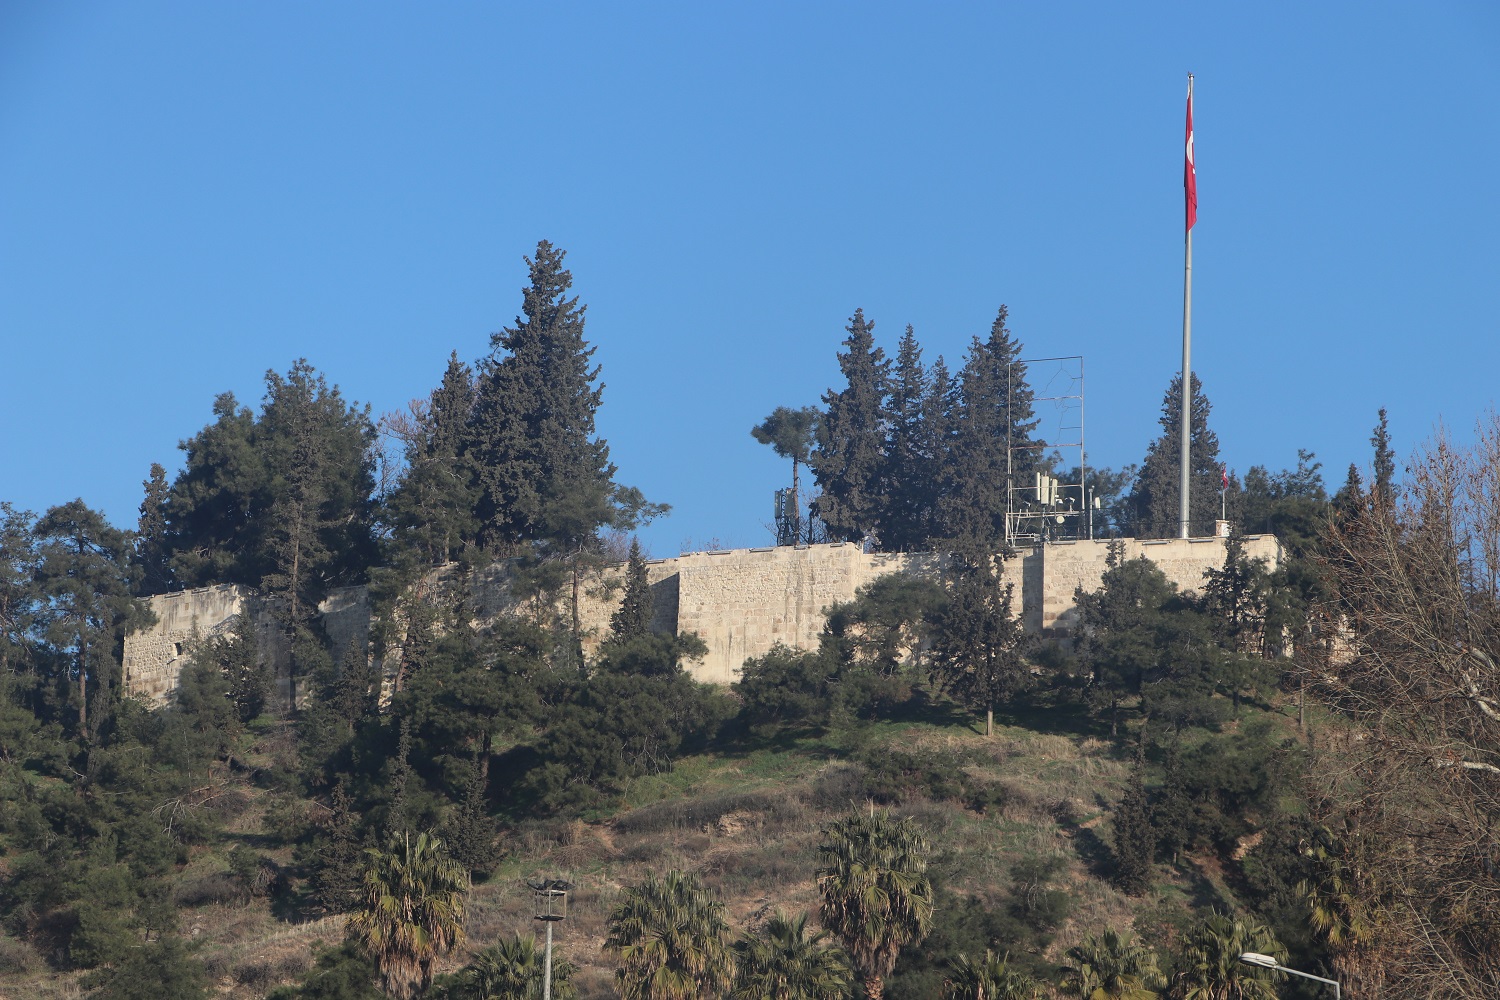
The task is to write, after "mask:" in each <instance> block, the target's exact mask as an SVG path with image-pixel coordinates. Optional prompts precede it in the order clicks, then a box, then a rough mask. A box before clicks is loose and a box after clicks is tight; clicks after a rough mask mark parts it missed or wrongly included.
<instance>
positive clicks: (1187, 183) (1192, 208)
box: [1182, 81, 1198, 229]
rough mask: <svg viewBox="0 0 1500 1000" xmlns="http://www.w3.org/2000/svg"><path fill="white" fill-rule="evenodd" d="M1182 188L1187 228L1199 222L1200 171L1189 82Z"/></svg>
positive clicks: (1189, 84)
mask: <svg viewBox="0 0 1500 1000" xmlns="http://www.w3.org/2000/svg"><path fill="white" fill-rule="evenodd" d="M1182 187H1183V190H1184V193H1185V194H1186V195H1187V227H1188V229H1192V228H1193V223H1195V222H1197V221H1198V171H1197V169H1196V168H1195V167H1194V166H1193V84H1192V82H1191V81H1189V82H1188V96H1187V154H1186V161H1185V162H1184V164H1183V168H1182Z"/></svg>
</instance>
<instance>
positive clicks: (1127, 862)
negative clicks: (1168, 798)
mask: <svg viewBox="0 0 1500 1000" xmlns="http://www.w3.org/2000/svg"><path fill="white" fill-rule="evenodd" d="M1145 782H1146V758H1145V756H1144V755H1143V754H1140V753H1138V754H1136V759H1135V767H1134V768H1133V769H1132V770H1131V772H1130V787H1129V788H1128V789H1127V790H1126V792H1125V797H1124V798H1122V799H1121V800H1120V805H1119V807H1118V808H1117V809H1116V810H1115V816H1114V826H1115V882H1116V884H1118V885H1119V887H1120V888H1121V889H1123V890H1124V891H1125V892H1128V893H1129V894H1130V895H1132V896H1139V895H1140V894H1141V893H1143V892H1145V891H1146V890H1147V889H1148V888H1150V885H1151V863H1152V861H1153V860H1154V859H1155V857H1156V830H1155V829H1154V827H1153V826H1152V823H1151V806H1150V803H1149V801H1148V800H1147V798H1146V784H1145Z"/></svg>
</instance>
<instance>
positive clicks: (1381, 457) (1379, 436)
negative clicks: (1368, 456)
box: [1370, 406, 1396, 504]
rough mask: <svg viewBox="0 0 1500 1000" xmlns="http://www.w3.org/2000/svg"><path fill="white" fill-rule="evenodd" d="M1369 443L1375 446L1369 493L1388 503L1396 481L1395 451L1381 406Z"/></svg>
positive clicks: (1383, 408) (1383, 409)
mask: <svg viewBox="0 0 1500 1000" xmlns="http://www.w3.org/2000/svg"><path fill="white" fill-rule="evenodd" d="M1370 444H1371V445H1373V446H1374V448H1375V480H1374V482H1372V483H1371V484H1370V493H1371V495H1372V496H1374V497H1375V498H1376V499H1377V500H1378V501H1380V502H1381V503H1387V504H1388V503H1390V500H1391V496H1392V493H1391V489H1392V486H1393V485H1394V484H1395V481H1396V453H1395V452H1394V451H1393V450H1392V449H1391V430H1390V426H1389V425H1388V424H1387V423H1386V418H1385V407H1383V406H1382V407H1381V408H1380V421H1379V423H1377V424H1376V425H1375V431H1374V433H1372V434H1371V435H1370Z"/></svg>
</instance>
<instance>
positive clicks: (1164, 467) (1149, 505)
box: [1126, 374, 1222, 538]
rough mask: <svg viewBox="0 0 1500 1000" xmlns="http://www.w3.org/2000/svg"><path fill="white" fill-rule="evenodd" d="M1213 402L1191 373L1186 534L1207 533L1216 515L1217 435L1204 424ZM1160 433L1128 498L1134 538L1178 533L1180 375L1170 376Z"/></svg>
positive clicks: (1129, 530) (1129, 529)
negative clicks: (1191, 424)
mask: <svg viewBox="0 0 1500 1000" xmlns="http://www.w3.org/2000/svg"><path fill="white" fill-rule="evenodd" d="M1212 408H1213V405H1212V404H1211V403H1209V401H1208V397H1207V396H1205V395H1204V394H1203V383H1202V382H1201V381H1200V380H1199V378H1198V376H1197V375H1194V376H1193V412H1192V420H1193V426H1192V433H1191V436H1190V438H1189V446H1188V464H1189V466H1190V468H1189V470H1188V492H1189V510H1188V528H1189V534H1197V535H1200V536H1201V535H1208V534H1210V533H1211V532H1212V530H1213V526H1214V522H1215V521H1216V520H1218V517H1219V489H1220V485H1221V482H1222V480H1221V475H1222V467H1221V466H1220V464H1219V436H1218V435H1217V434H1215V433H1214V432H1213V431H1211V430H1209V427H1208V414H1209V411H1210V410H1211V409H1212ZM1160 423H1161V429H1162V434H1161V437H1159V438H1157V439H1156V440H1155V441H1153V442H1152V443H1151V447H1150V448H1149V449H1147V451H1146V460H1145V462H1143V463H1142V464H1141V471H1140V476H1139V477H1138V478H1137V479H1136V482H1135V489H1133V490H1132V491H1131V495H1130V499H1129V501H1128V502H1127V503H1126V531H1127V534H1130V535H1133V536H1134V537H1136V538H1176V537H1177V535H1178V532H1179V526H1180V511H1179V510H1178V505H1179V498H1180V497H1181V496H1182V483H1181V467H1182V465H1181V449H1182V444H1181V437H1180V433H1181V430H1180V429H1181V427H1182V376H1181V374H1178V375H1176V376H1174V377H1173V379H1172V384H1171V385H1170V386H1168V387H1167V394H1166V397H1165V398H1164V399H1163V400H1162V404H1161V420H1160Z"/></svg>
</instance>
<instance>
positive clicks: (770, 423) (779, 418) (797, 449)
mask: <svg viewBox="0 0 1500 1000" xmlns="http://www.w3.org/2000/svg"><path fill="white" fill-rule="evenodd" d="M822 416H823V411H821V410H819V409H818V408H817V407H816V406H804V407H802V408H801V409H800V410H794V409H792V408H791V407H790V406H778V407H776V409H775V410H772V411H771V415H770V416H768V417H766V419H765V420H764V421H762V422H761V423H759V424H757V425H756V426H754V427H752V428H750V436H751V437H753V438H755V440H757V441H759V442H760V443H761V444H768V445H770V446H771V448H772V449H773V450H774V451H775V452H776V454H778V455H780V456H781V457H782V458H790V459H791V460H792V503H791V509H792V523H791V524H790V525H789V526H788V529H789V530H787V531H786V532H785V535H786V537H784V538H783V537H779V536H778V537H777V539H776V544H777V545H797V544H800V543H801V542H804V541H806V540H807V539H806V538H805V537H804V534H803V521H802V507H803V503H802V484H801V481H800V480H799V478H798V475H797V473H798V469H799V467H800V466H802V465H805V464H806V463H808V462H809V461H811V459H812V453H813V447H814V445H815V444H816V443H817V437H818V421H819V419H820V418H821V417H822Z"/></svg>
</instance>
